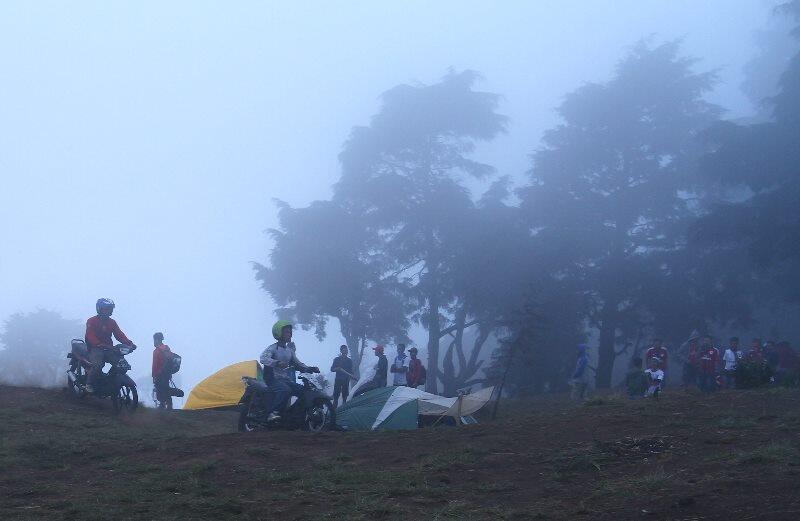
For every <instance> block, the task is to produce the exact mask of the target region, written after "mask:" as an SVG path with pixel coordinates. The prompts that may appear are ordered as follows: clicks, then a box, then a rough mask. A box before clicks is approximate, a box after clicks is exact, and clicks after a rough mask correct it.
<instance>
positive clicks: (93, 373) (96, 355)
mask: <svg viewBox="0 0 800 521" xmlns="http://www.w3.org/2000/svg"><path fill="white" fill-rule="evenodd" d="M94 307H95V310H96V311H97V315H95V316H93V317H92V318H90V319H89V320H87V321H86V336H85V340H86V346H87V347H88V348H89V361H90V362H91V363H92V367H91V369H89V374H88V375H87V379H86V392H87V393H93V392H94V385H95V384H96V383H97V378H98V377H99V376H100V373H101V372H102V371H103V366H104V365H105V364H106V362H108V363H112V364H113V363H115V362H116V361H117V360H119V354H118V353H116V352H115V351H116V350H112V349H111V348H112V347H114V343H113V341H112V339H111V337H112V336H113V337H114V338H116V339H117V342H119V343H121V344H125V345H127V346H130V347H131V348H133V349H136V344H134V343H133V342H131V340H130V339H129V338H128V337H127V336H125V333H123V332H122V330H121V329H120V328H119V325H117V322H116V320H114V319H113V318H111V315H112V314H113V313H114V307H115V305H114V301H113V300H111V299H110V298H101V299H98V300H97V302H96V303H95V306H94Z"/></svg>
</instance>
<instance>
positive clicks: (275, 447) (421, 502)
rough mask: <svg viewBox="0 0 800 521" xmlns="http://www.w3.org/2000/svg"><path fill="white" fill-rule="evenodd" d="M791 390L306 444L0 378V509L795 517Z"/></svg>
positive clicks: (8, 513)
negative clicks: (114, 410) (116, 410)
mask: <svg viewBox="0 0 800 521" xmlns="http://www.w3.org/2000/svg"><path fill="white" fill-rule="evenodd" d="M798 399H800V393H798V392H796V391H787V390H768V391H753V392H731V393H719V394H717V395H715V396H712V397H702V396H699V395H695V394H679V393H675V394H670V393H668V394H667V395H665V396H664V398H663V399H662V400H661V401H660V402H652V401H636V402H630V401H627V400H623V399H619V398H614V397H610V398H606V399H599V400H596V401H594V402H590V403H588V404H585V405H580V406H578V405H572V404H569V403H566V402H562V401H558V400H550V401H535V402H526V403H516V404H508V405H506V407H505V408H504V415H503V416H504V417H503V418H502V419H501V420H498V421H497V422H494V423H490V422H486V423H484V424H482V425H479V426H474V427H469V428H458V429H455V428H447V427H442V428H436V429H425V430H419V431H413V432H378V433H325V434H322V435H316V436H314V435H309V434H305V433H254V434H238V433H234V432H232V431H233V429H234V427H235V416H234V415H233V414H232V413H216V412H205V413H192V412H182V411H175V412H173V413H171V414H170V413H166V414H160V413H159V411H153V410H142V411H139V412H138V413H137V414H135V415H134V416H133V417H131V418H114V417H112V415H111V413H110V407H109V405H108V404H107V403H103V402H100V401H97V400H93V399H86V400H82V401H78V400H73V399H69V397H68V396H67V395H65V394H63V393H60V392H54V391H44V390H36V389H23V388H13V387H0V519H3V520H7V519H81V520H83V519H110V518H112V517H114V518H117V519H181V520H185V519H227V518H234V517H236V518H239V519H355V520H358V519H365V520H366V519H404V520H407V519H434V520H436V519H608V520H612V519H613V520H619V519H686V520H689V519H758V520H761V519H798V518H800V494H798V492H797V490H798V482H800V436H798V431H799V430H800V404H798ZM512 408H515V409H516V412H514V413H513V414H512Z"/></svg>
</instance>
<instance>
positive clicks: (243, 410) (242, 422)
mask: <svg viewBox="0 0 800 521" xmlns="http://www.w3.org/2000/svg"><path fill="white" fill-rule="evenodd" d="M249 414H250V402H248V403H243V404H242V405H240V406H239V424H238V429H239V432H253V431H254V430H256V427H255V425H253V424H252V423H250V419H249V418H248V415H249Z"/></svg>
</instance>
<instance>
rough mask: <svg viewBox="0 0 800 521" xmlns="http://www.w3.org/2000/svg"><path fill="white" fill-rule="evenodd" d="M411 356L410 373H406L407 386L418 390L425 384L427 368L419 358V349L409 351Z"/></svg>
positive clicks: (413, 348)
mask: <svg viewBox="0 0 800 521" xmlns="http://www.w3.org/2000/svg"><path fill="white" fill-rule="evenodd" d="M408 354H409V355H411V360H409V361H408V372H407V373H406V380H407V382H406V385H408V386H409V387H413V388H415V389H416V388H417V386H420V385H422V384H424V383H425V366H424V365H422V360H420V359H419V358H417V348H416V347H412V348H411V349H409V350H408Z"/></svg>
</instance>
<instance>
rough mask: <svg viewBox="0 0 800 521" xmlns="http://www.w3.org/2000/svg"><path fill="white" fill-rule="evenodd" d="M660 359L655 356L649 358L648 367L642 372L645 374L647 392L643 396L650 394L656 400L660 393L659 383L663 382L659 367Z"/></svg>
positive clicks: (662, 372)
mask: <svg viewBox="0 0 800 521" xmlns="http://www.w3.org/2000/svg"><path fill="white" fill-rule="evenodd" d="M659 362H660V360H659V359H658V358H656V357H653V358H651V359H650V367H649V368H648V369H647V370H646V371H645V372H644V373H645V374H646V375H647V385H648V387H647V392H646V393H645V396H652V397H653V398H655V399H656V400H658V395H659V394H660V393H661V385H662V384H663V383H664V371H663V369H660V368H659V367H658V366H659Z"/></svg>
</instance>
